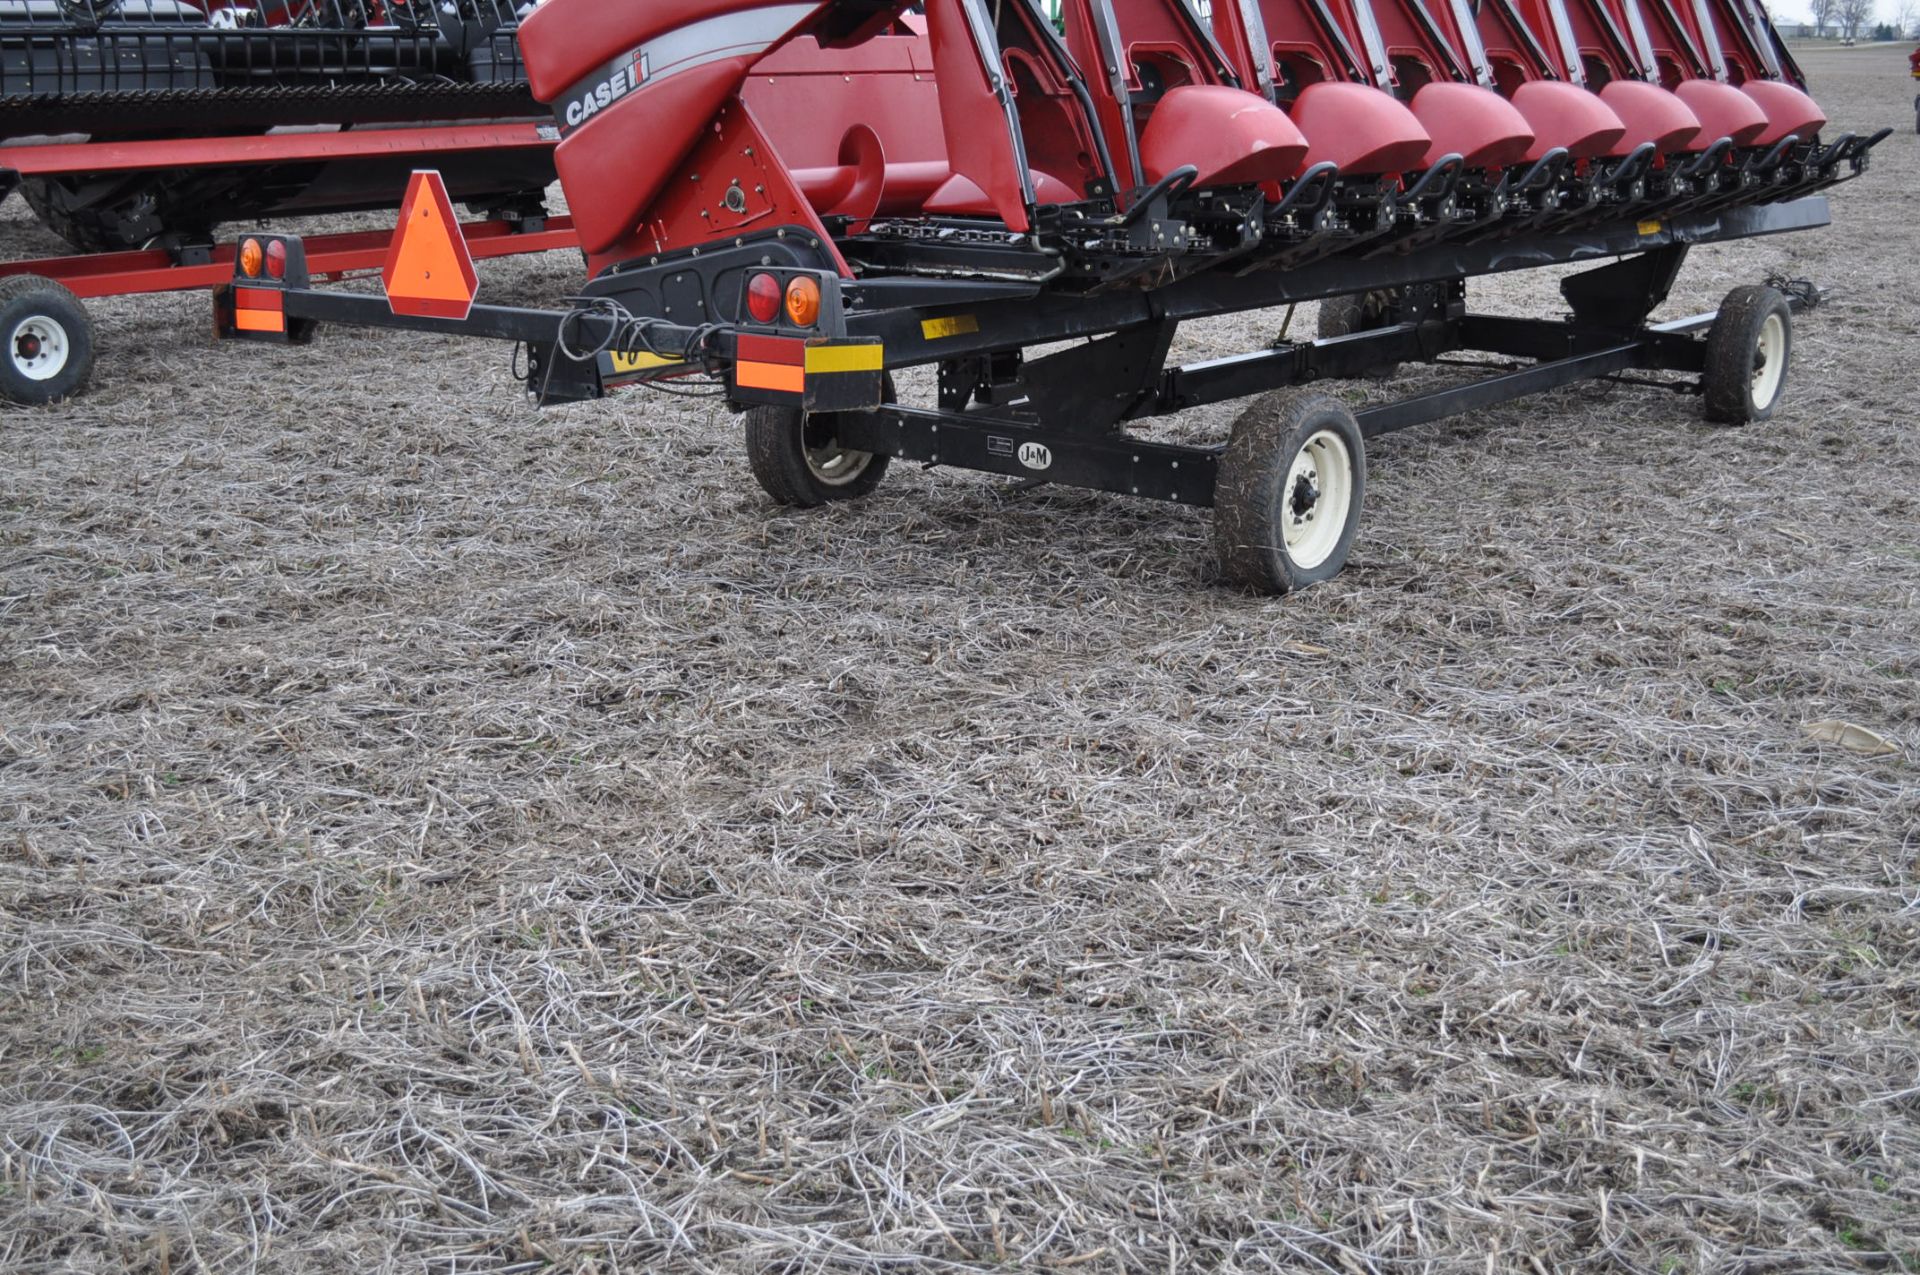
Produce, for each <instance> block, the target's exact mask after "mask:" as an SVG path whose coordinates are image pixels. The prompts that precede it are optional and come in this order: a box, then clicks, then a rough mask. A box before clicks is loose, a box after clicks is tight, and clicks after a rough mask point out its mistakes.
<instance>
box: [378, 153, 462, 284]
mask: <svg viewBox="0 0 1920 1275" xmlns="http://www.w3.org/2000/svg"><path fill="white" fill-rule="evenodd" d="M380 281H381V282H382V283H384V284H386V286H387V304H388V305H390V306H392V307H393V312H394V313H395V314H405V315H411V316H415V317H424V318H432V319H464V318H466V317H467V314H468V312H469V311H471V310H472V309H473V297H474V294H475V293H476V292H478V291H479V290H480V277H479V276H478V275H477V274H475V273H474V270H473V256H472V254H470V253H469V252H468V251H467V238H466V236H465V235H464V234H462V233H461V232H460V223H459V222H458V221H457V220H455V219H454V215H453V200H451V199H450V198H448V197H447V184H446V182H444V181H442V180H441V178H440V174H439V173H437V172H433V171H431V170H426V169H422V170H421V171H418V172H416V173H414V175H413V179H412V180H411V181H409V182H408V183H407V198H406V201H405V202H404V203H402V204H401V205H400V223H399V225H398V226H396V227H395V228H394V232H393V244H392V246H390V247H389V248H388V249H387V264H386V266H385V267H384V268H383V269H382V270H381V271H380Z"/></svg>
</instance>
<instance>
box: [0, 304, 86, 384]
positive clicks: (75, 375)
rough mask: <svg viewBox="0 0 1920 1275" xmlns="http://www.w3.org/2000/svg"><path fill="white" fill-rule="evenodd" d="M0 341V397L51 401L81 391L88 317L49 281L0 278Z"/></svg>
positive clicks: (81, 308)
mask: <svg viewBox="0 0 1920 1275" xmlns="http://www.w3.org/2000/svg"><path fill="white" fill-rule="evenodd" d="M0 341H5V342H6V350H5V357H3V358H0V397H4V398H5V399H7V401H9V402H13V403H29V404H38V403H53V402H57V401H59V400H60V399H63V398H66V397H68V396H69V395H72V394H77V393H79V392H80V391H81V390H83V389H85V388H86V385H87V378H88V377H89V376H91V375H92V373H93V320H92V319H90V318H88V317H87V311H86V307H84V306H82V305H81V304H80V299H79V298H78V297H76V296H74V295H73V293H71V292H69V291H67V289H66V288H65V287H63V286H61V285H60V284H58V283H55V282H54V281H53V280H51V279H43V278H41V277H40V276H39V275H30V274H26V275H14V276H12V277H11V278H6V279H0Z"/></svg>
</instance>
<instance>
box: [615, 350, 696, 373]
mask: <svg viewBox="0 0 1920 1275" xmlns="http://www.w3.org/2000/svg"><path fill="white" fill-rule="evenodd" d="M610 357H611V358H612V360H613V370H614V371H615V372H645V371H648V370H649V369H652V368H656V367H679V366H680V365H681V364H683V363H685V362H686V360H685V359H670V358H666V357H664V356H662V355H659V354H648V353H647V352H646V351H645V350H634V351H631V352H629V351H626V350H615V351H613V353H612V354H611V355H610Z"/></svg>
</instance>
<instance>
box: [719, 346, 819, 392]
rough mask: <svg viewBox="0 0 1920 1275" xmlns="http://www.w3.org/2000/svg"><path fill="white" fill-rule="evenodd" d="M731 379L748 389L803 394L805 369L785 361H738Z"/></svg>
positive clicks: (804, 389) (805, 381)
mask: <svg viewBox="0 0 1920 1275" xmlns="http://www.w3.org/2000/svg"><path fill="white" fill-rule="evenodd" d="M802 348H805V347H802ZM733 380H734V384H736V385H738V386H740V387H741V388H742V389H749V390H779V391H780V392H782V393H785V394H804V393H805V392H806V389H807V372H806V369H805V368H801V367H794V366H793V365H791V364H787V363H739V364H736V365H735V366H734V369H733Z"/></svg>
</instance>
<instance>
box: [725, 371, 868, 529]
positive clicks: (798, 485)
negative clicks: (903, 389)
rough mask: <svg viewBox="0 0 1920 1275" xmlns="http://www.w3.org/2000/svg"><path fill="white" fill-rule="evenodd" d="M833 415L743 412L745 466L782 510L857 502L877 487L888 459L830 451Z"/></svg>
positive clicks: (778, 410) (791, 409) (768, 409)
mask: <svg viewBox="0 0 1920 1275" xmlns="http://www.w3.org/2000/svg"><path fill="white" fill-rule="evenodd" d="M885 398H886V401H887V402H889V403H891V402H892V401H893V378H892V377H888V378H887V382H886V388H885ZM834 415H835V414H834V413H831V412H827V413H820V414H816V415H813V416H807V415H806V414H804V413H803V412H801V410H800V409H799V408H797V407H770V406H765V405H762V406H759V407H753V408H749V409H748V410H747V465H748V467H749V468H750V469H752V470H753V476H754V477H755V478H756V479H758V480H759V482H760V486H761V487H763V488H765V489H766V493H767V494H768V495H769V496H772V497H773V498H774V499H775V500H776V501H778V502H779V503H781V504H783V505H795V506H798V507H800V508H802V509H811V508H813V507H814V506H816V505H824V504H827V503H829V502H831V501H835V500H858V499H860V497H862V496H865V495H868V494H870V493H871V492H872V491H873V489H874V488H876V487H878V486H879V485H880V480H881V479H883V478H885V477H886V476H887V465H888V464H889V463H890V462H891V461H892V459H893V458H892V457H891V456H887V455H884V454H882V453H879V452H858V451H853V450H851V449H849V448H841V447H838V446H836V445H835V444H834V443H833V419H834ZM809 440H811V442H812V446H809V445H808V443H809Z"/></svg>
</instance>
